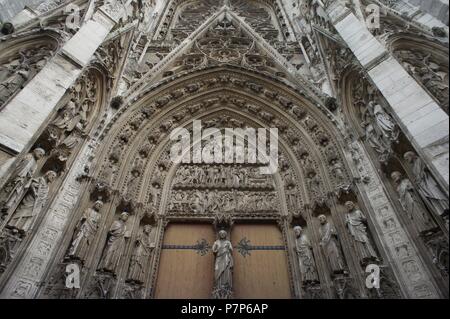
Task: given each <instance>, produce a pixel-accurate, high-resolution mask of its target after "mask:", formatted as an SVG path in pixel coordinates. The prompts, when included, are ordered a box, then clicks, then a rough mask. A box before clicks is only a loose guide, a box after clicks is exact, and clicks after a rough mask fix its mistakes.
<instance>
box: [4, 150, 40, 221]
mask: <svg viewBox="0 0 450 319" xmlns="http://www.w3.org/2000/svg"><path fill="white" fill-rule="evenodd" d="M44 156H45V151H44V150H43V149H42V148H36V149H35V150H34V151H33V152H32V153H29V154H27V155H25V157H24V158H23V159H22V160H21V161H20V163H19V165H18V166H17V168H16V169H15V171H14V173H13V175H12V176H13V178H12V181H11V183H9V184H8V185H7V187H6V188H5V189H6V190H7V197H6V199H5V200H4V201H3V202H2V205H1V212H2V213H7V212H8V211H9V210H10V209H11V208H14V207H15V205H16V204H17V202H18V201H19V200H20V199H21V198H22V195H23V194H24V193H25V191H26V190H27V189H28V188H29V187H30V186H31V184H30V183H31V179H32V178H33V176H34V174H35V172H36V168H37V164H38V161H39V160H40V159H41V158H42V157H44Z"/></svg>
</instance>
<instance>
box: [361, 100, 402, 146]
mask: <svg viewBox="0 0 450 319" xmlns="http://www.w3.org/2000/svg"><path fill="white" fill-rule="evenodd" d="M368 109H369V112H370V113H371V115H372V116H373V117H374V122H375V124H376V126H377V128H378V130H379V131H380V132H381V133H382V134H383V136H384V137H386V138H387V139H389V140H391V141H397V139H398V136H399V131H398V129H397V126H396V125H395V123H394V121H393V120H392V118H391V117H390V116H389V115H388V114H387V113H386V111H385V110H384V109H383V107H382V106H381V105H380V104H378V103H376V102H374V101H371V102H369V107H368Z"/></svg>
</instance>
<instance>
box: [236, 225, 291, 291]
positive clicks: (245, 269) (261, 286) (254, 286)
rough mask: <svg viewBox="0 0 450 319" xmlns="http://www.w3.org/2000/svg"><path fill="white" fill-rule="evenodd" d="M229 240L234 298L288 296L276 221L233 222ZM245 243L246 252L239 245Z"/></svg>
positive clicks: (286, 277)
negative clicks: (250, 223) (270, 223)
mask: <svg viewBox="0 0 450 319" xmlns="http://www.w3.org/2000/svg"><path fill="white" fill-rule="evenodd" d="M232 243H233V247H235V248H234V254H233V255H234V260H235V266H234V278H233V281H234V295H235V297H236V298H238V299H247V298H248V299H256V298H261V299H289V298H291V291H290V284H289V272H288V263H287V256H286V251H285V247H284V246H285V244H284V241H283V238H282V234H281V232H280V230H279V229H278V227H277V226H276V225H235V226H234V227H233V231H232ZM245 243H247V245H250V246H248V247H250V250H249V251H248V252H247V253H248V254H247V253H246V250H245V249H243V253H242V252H240V249H239V247H241V248H242V247H245V245H244V246H243V244H245ZM243 254H244V255H245V256H243Z"/></svg>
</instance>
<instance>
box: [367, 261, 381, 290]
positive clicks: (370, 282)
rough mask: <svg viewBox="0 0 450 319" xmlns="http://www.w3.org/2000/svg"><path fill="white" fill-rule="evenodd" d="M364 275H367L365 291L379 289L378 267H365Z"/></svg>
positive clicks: (373, 265)
mask: <svg viewBox="0 0 450 319" xmlns="http://www.w3.org/2000/svg"><path fill="white" fill-rule="evenodd" d="M366 273H369V275H368V276H367V277H366V287H367V289H374V288H375V289H380V274H381V272H380V266H378V265H375V264H370V265H367V267H366Z"/></svg>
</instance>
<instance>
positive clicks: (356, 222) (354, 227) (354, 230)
mask: <svg viewBox="0 0 450 319" xmlns="http://www.w3.org/2000/svg"><path fill="white" fill-rule="evenodd" d="M345 207H346V208H347V214H346V215H345V221H346V225H347V229H348V231H349V233H350V235H351V236H352V238H353V240H354V243H355V253H356V254H357V256H358V259H359V261H360V263H361V264H363V265H364V264H366V263H367V262H369V261H376V260H378V257H377V254H376V252H375V250H374V248H373V247H372V244H371V243H370V239H369V236H368V233H367V218H366V216H365V215H364V213H363V212H362V211H361V210H359V209H358V208H356V206H355V203H353V202H351V201H348V202H346V203H345Z"/></svg>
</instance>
